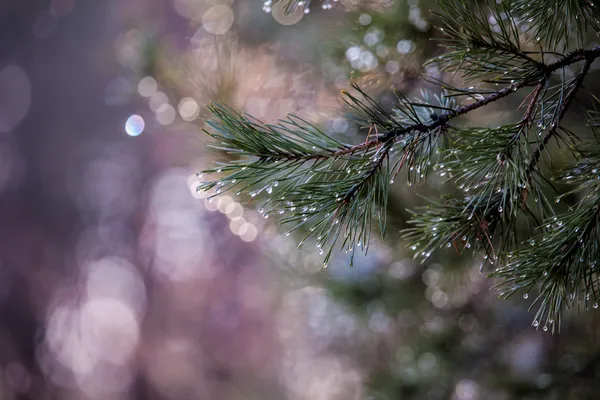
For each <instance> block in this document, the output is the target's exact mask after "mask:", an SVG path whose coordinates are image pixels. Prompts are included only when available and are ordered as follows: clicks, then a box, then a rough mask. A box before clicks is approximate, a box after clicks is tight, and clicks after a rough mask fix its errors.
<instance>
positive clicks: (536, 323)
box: [533, 320, 540, 328]
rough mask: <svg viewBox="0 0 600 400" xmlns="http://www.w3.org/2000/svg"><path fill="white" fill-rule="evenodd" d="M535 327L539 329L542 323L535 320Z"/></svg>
mask: <svg viewBox="0 0 600 400" xmlns="http://www.w3.org/2000/svg"><path fill="white" fill-rule="evenodd" d="M533 326H535V327H536V328H537V327H538V326H540V323H539V322H538V321H537V320H535V321H533Z"/></svg>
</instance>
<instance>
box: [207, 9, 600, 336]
mask: <svg viewBox="0 0 600 400" xmlns="http://www.w3.org/2000/svg"><path fill="white" fill-rule="evenodd" d="M516 3H518V4H517V6H518V7H517V6H515V7H517V8H516V12H517V13H518V12H521V11H523V10H525V8H526V6H525V4H524V3H521V2H511V3H509V4H516ZM540 3H546V4H547V1H546V0H543V1H540ZM568 3H569V4H568V5H565V7H575V6H573V0H569V2H568ZM303 4H305V3H303ZM441 4H442V9H443V12H444V13H443V15H442V17H443V19H444V22H445V24H446V25H445V34H446V38H445V39H444V42H443V44H444V45H445V46H446V47H448V48H449V49H450V52H448V53H445V54H443V55H441V56H440V57H438V58H436V59H434V60H433V61H431V62H433V63H438V64H441V66H442V67H443V68H444V69H445V70H447V71H453V72H460V73H461V74H462V75H463V77H464V78H465V79H466V80H467V81H476V82H477V84H476V86H471V87H466V88H464V87H454V86H452V85H450V84H447V83H444V82H441V81H433V82H432V83H434V84H437V85H438V86H439V87H440V89H441V90H440V93H437V94H430V93H428V92H422V93H421V97H420V98H416V99H409V98H407V97H406V96H403V95H402V94H400V93H396V96H397V99H398V103H397V104H396V105H395V106H394V108H393V109H392V110H388V109H386V108H384V107H383V106H381V105H380V104H379V102H378V101H376V100H375V99H373V98H371V97H370V96H368V95H367V94H366V93H364V92H363V91H362V90H361V89H360V88H359V87H357V86H356V85H354V90H355V92H356V93H355V94H351V93H349V92H343V94H344V98H345V100H346V102H347V103H348V104H349V105H350V106H351V107H353V108H354V109H355V110H356V111H357V112H358V114H359V115H360V119H359V122H360V123H361V124H362V127H363V128H364V129H366V130H368V135H367V139H366V140H365V141H364V142H362V143H358V144H347V143H342V142H340V141H339V140H336V139H334V138H333V137H331V136H329V135H327V134H326V133H324V132H322V131H321V130H320V129H318V128H317V127H315V126H313V125H311V124H309V123H308V122H307V121H304V120H302V119H300V118H298V117H295V116H289V117H288V118H287V119H286V120H283V121H280V122H279V123H277V124H264V123H262V122H260V121H257V120H255V119H253V118H252V117H250V116H247V115H242V114H239V113H237V112H235V111H234V110H231V109H230V108H228V107H226V106H223V105H218V104H213V105H211V106H210V108H211V110H212V112H213V114H214V116H215V117H216V119H215V120H213V121H210V122H209V123H208V124H209V127H210V128H209V130H207V133H208V134H209V135H210V136H212V137H213V139H214V143H212V147H214V148H215V149H217V150H219V151H221V152H224V153H226V154H228V156H229V157H230V158H231V161H229V162H227V163H224V164H223V165H221V166H219V167H218V168H215V169H212V170H208V171H205V173H210V174H219V175H218V176H216V177H213V178H212V180H210V181H207V182H203V183H201V184H200V185H199V190H210V191H213V193H211V195H210V197H209V198H212V197H214V196H216V195H218V194H219V193H222V192H224V191H227V190H236V194H241V193H244V192H247V193H249V194H250V197H251V198H258V197H257V196H259V195H261V194H262V196H261V198H262V197H266V199H264V203H263V204H262V205H261V206H260V208H259V211H260V212H261V213H262V214H263V215H264V216H265V217H268V216H269V215H272V214H280V215H282V220H281V222H282V223H284V224H290V225H291V226H292V227H291V229H290V232H291V231H294V230H302V231H303V232H304V238H303V239H302V241H301V242H300V244H303V243H306V242H308V241H314V242H316V245H317V251H318V252H319V253H321V254H325V255H324V264H325V265H327V262H328V261H329V259H330V257H331V254H332V251H333V249H334V247H335V246H336V245H338V246H339V247H341V248H342V249H344V250H346V252H348V253H350V264H352V262H353V257H354V254H355V251H356V249H357V248H359V249H361V250H363V251H365V252H366V251H367V250H368V246H369V243H370V239H371V229H372V225H374V222H377V223H378V225H379V230H380V231H381V233H382V235H383V234H384V232H385V229H386V215H385V211H386V207H387V198H388V193H389V190H390V185H391V184H392V183H394V179H395V177H396V176H397V175H398V174H399V172H400V171H401V170H403V169H405V170H407V172H408V174H407V175H408V183H409V184H411V183H413V182H419V181H421V180H423V179H425V178H426V177H427V174H428V171H429V166H430V165H432V164H433V165H434V169H437V171H438V173H439V174H440V175H441V176H447V177H448V180H450V181H453V182H454V183H456V184H457V186H458V189H460V190H461V191H462V194H459V195H454V196H447V197H445V198H443V199H442V201H432V203H431V204H430V205H429V206H427V207H425V208H420V209H418V210H417V211H413V220H412V221H411V222H412V223H413V225H414V228H411V229H409V230H407V231H405V235H406V238H407V239H408V240H409V242H410V246H411V248H412V249H413V250H416V255H415V256H423V259H426V258H427V257H429V256H430V255H431V254H432V252H433V250H434V249H436V248H438V247H442V248H443V247H447V248H450V247H453V248H454V249H456V250H457V251H458V252H463V251H466V250H469V251H483V252H484V253H485V258H484V260H485V262H484V264H482V268H483V267H485V265H486V263H489V264H500V267H499V268H498V269H497V270H496V272H495V274H496V275H497V276H500V277H502V278H503V279H504V283H505V285H506V286H505V288H508V289H507V291H505V293H506V295H510V294H512V293H515V292H516V291H518V290H522V289H523V288H526V289H528V290H529V289H532V288H533V287H537V286H536V285H539V288H540V291H541V294H540V297H539V304H540V308H539V310H538V314H537V316H536V321H538V323H539V320H541V317H543V316H546V318H549V319H548V320H547V323H548V321H549V320H550V319H552V320H553V321H556V324H557V325H555V326H558V323H559V322H560V313H561V310H562V309H563V307H564V306H565V305H567V304H568V303H569V300H568V299H567V297H566V296H568V295H570V294H569V293H571V290H579V289H578V288H579V286H578V285H579V283H578V282H584V283H585V285H584V286H585V291H587V292H589V291H590V290H591V291H592V293H594V295H595V290H596V286H597V285H598V280H597V276H596V274H595V272H594V273H593V274H590V273H589V271H588V270H585V269H584V268H583V267H582V266H581V265H583V264H581V265H580V264H578V262H577V259H578V258H577V257H580V258H583V259H584V261H585V262H587V261H588V260H591V259H593V257H596V258H600V246H595V247H590V246H580V245H578V244H577V243H575V242H573V240H574V239H577V240H580V239H581V238H582V237H581V234H582V233H581V232H583V234H584V235H585V238H584V239H586V240H587V239H589V240H592V241H594V240H595V241H596V242H598V241H600V229H596V227H597V226H599V225H600V224H597V220H598V204H600V200H594V201H592V202H591V204H592V205H590V202H585V203H581V205H580V206H579V207H578V208H577V209H575V210H571V211H570V212H569V213H567V214H565V216H564V217H563V219H562V220H563V221H564V226H565V228H561V229H560V230H559V231H560V232H562V233H561V234H557V235H548V232H547V231H546V230H545V229H547V228H544V226H552V224H553V223H554V222H553V219H552V218H554V214H555V213H554V210H553V208H552V207H551V206H550V202H549V201H548V200H547V198H546V195H545V188H546V187H547V186H548V178H546V177H545V176H544V175H543V174H542V172H541V171H540V169H539V168H538V164H539V161H540V160H541V159H542V154H543V153H544V152H546V151H547V146H548V144H549V142H550V141H551V140H552V139H558V140H562V141H565V142H568V143H571V142H573V143H574V142H575V140H576V139H578V137H576V135H575V134H574V133H573V132H571V131H569V130H567V129H566V128H565V127H563V126H561V122H562V121H563V118H564V117H565V115H566V113H567V112H568V110H569V109H570V107H571V105H572V103H573V100H574V99H575V97H576V95H577V94H578V93H579V92H580V90H581V89H582V88H583V83H584V80H585V78H586V77H587V75H588V74H589V71H590V68H591V65H592V63H593V62H595V60H596V59H597V58H598V57H600V46H598V47H595V48H592V49H588V50H585V49H578V50H575V51H572V52H570V53H568V54H566V55H564V56H563V55H560V54H559V53H558V52H557V51H556V50H557V49H556V48H555V47H556V46H554V47H551V48H550V49H548V50H547V51H544V50H543V49H542V48H540V51H539V52H532V51H529V50H527V49H528V47H527V45H528V44H530V42H529V40H530V38H527V37H526V36H527V35H525V37H524V35H522V32H521V28H522V26H521V25H520V24H519V23H518V18H514V17H513V16H512V14H511V12H513V11H514V10H512V9H511V7H509V6H507V5H506V4H501V5H495V4H494V5H492V6H490V7H488V8H482V7H479V8H475V9H472V8H471V2H469V1H467V0H456V1H451V0H443V1H442V2H441ZM519 7H521V8H519ZM583 8H586V10H592V11H593V12H595V11H594V10H595V6H591V8H590V7H588V6H587V5H581V7H580V8H579V9H583ZM528 9H529V8H528ZM572 9H575V8H572ZM585 12H587V11H585ZM589 15H592V14H590V13H588V14H586V17H585V18H588V17H589ZM544 18H545V17H544ZM490 21H493V23H490ZM564 21H566V20H562V22H560V23H563V22H564ZM538 22H539V21H537V22H536V21H534V25H533V26H536V27H537V28H536V29H538V30H539V31H540V32H542V33H546V34H547V37H546V38H542V39H546V40H543V41H542V42H546V43H555V42H556V40H555V39H556V38H555V37H554V35H555V31H554V30H553V28H546V27H544V26H541V25H536V24H538ZM564 23H565V24H568V23H567V22H564ZM582 29H583V28H582ZM581 32H583V31H581ZM539 44H540V43H538V41H537V40H536V41H535V45H536V46H539ZM548 55H550V56H551V57H552V58H553V61H552V62H550V63H545V62H544V58H545V56H548ZM539 59H541V61H539ZM580 62H584V64H583V66H582V68H581V70H580V71H579V73H577V75H576V76H575V77H574V78H569V79H568V78H567V73H566V69H567V68H569V67H571V66H572V65H575V64H577V63H580ZM556 72H560V79H559V82H558V83H555V78H556V76H557V75H559V74H556ZM486 83H492V84H493V85H492V88H491V89H490V88H489V87H488V86H486V85H485V84H486ZM500 84H502V85H503V86H504V87H503V88H501V89H494V88H493V87H494V85H496V86H497V85H500ZM524 88H531V89H530V93H529V95H528V96H527V97H526V99H525V100H524V104H526V107H525V111H524V113H523V116H522V118H521V120H520V121H519V122H518V123H516V124H505V125H500V126H498V127H495V128H490V127H479V128H478V127H474V128H459V127H457V126H455V125H454V124H453V122H454V120H455V119H457V118H458V117H461V116H464V115H466V114H468V113H470V112H472V111H475V110H477V109H481V108H483V107H485V106H488V105H490V104H492V103H495V102H497V101H499V100H501V99H504V98H506V97H509V96H510V95H511V94H513V93H515V92H517V91H519V90H521V89H524ZM353 93H354V92H353ZM465 99H470V100H471V102H470V103H464V100H465ZM461 101H463V103H462V104H461ZM536 121H537V124H536V123H535V122H536ZM451 123H452V124H451ZM569 141H570V142H569ZM592 150H593V151H591V152H588V153H589V156H588V159H590V160H595V159H596V158H594V157H596V155H597V156H598V157H600V146H598V148H594V149H592ZM594 151H596V152H597V153H594ZM599 160H600V158H599ZM583 170H584V169H582V168H579V172H577V174H579V175H582V174H584V173H583V172H582V171H583ZM573 174H576V173H575V172H573ZM586 174H587V175H586V176H587V178H588V179H592V180H594V179H595V178H592V177H591V176H592V175H591V174H592V172H586ZM584 186H585V185H584V184H583V183H581V182H580V187H584ZM588 186H589V185H588ZM588 186H585V187H588ZM590 190H591V192H590V193H592V194H588V197H589V196H592V197H593V198H597V197H599V196H600V195H599V194H598V190H597V187H596V186H595V185H593V186H592V189H590ZM265 193H266V194H267V196H264V194H265ZM521 217H526V218H524V220H525V221H526V222H527V223H528V224H530V225H532V226H542V230H543V233H540V237H539V239H534V240H535V241H536V243H538V244H536V245H534V246H526V247H525V248H524V250H521V249H520V243H522V241H523V236H524V235H529V232H528V231H524V233H523V232H522V231H523V229H522V227H521V226H520V221H522V220H523V218H521ZM540 221H543V224H542V225H541V222H540ZM561 226H562V225H561ZM305 228H306V229H305ZM576 229H582V230H581V232H580V231H579V230H576ZM288 233H289V232H288ZM575 233H577V234H575ZM596 236H598V237H596ZM538 240H541V242H547V243H548V244H543V245H540V244H539V243H540V242H539V241H538ZM565 246H567V247H565ZM582 249H584V250H582ZM582 251H585V255H584V257H581V255H582ZM515 259H516V261H515ZM548 260H551V261H557V262H558V265H559V266H558V267H556V268H557V269H555V270H554V269H553V271H555V273H554V274H552V275H551V278H545V275H544V274H543V272H544V270H543V268H542V266H543V265H544V263H545V262H547V261H548ZM503 265H504V266H503ZM553 330H554V326H553Z"/></svg>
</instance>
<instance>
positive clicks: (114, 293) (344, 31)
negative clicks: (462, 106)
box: [0, 0, 600, 400]
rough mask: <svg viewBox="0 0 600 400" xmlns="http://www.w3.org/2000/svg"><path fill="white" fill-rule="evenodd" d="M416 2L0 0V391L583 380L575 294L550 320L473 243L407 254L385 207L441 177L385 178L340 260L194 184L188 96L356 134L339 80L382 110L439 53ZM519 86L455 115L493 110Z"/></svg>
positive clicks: (520, 390) (427, 16)
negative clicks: (288, 5) (371, 224)
mask: <svg viewBox="0 0 600 400" xmlns="http://www.w3.org/2000/svg"><path fill="white" fill-rule="evenodd" d="M329 5H332V6H333V7H331V8H330V7H329ZM431 8H434V9H435V4H434V2H433V1H430V0H394V1H391V0H388V1H384V0H381V1H375V0H363V1H358V0H339V1H332V2H329V1H313V2H312V4H311V5H310V9H309V10H310V12H309V13H304V12H303V11H302V10H300V11H299V12H296V13H293V14H291V15H286V14H285V13H284V12H283V10H282V8H281V7H280V6H277V5H271V4H270V3H265V4H263V3H262V2H261V1H254V0H126V1H124V0H104V1H84V0H29V1H18V0H4V1H3V2H2V4H1V5H0V397H1V398H3V399H4V398H6V399H13V398H14V399H216V400H220V399H224V400H229V399H231V400H238V399H275V400H277V399H298V400H300V399H307V400H308V399H311V400H337V399H340V400H341V399H344V400H346V399H356V400H359V399H360V400H362V399H378V400H379V399H382V400H384V399H455V400H474V399H513V398H525V399H584V398H595V397H594V396H595V393H597V391H598V389H600V387H599V386H600V380H598V379H597V378H598V377H599V373H600V369H599V365H600V347H599V342H600V341H599V338H600V336H599V335H600V325H599V324H598V318H597V317H596V316H595V312H594V311H593V310H592V311H590V312H586V313H585V314H584V315H583V314H578V313H575V312H574V313H571V314H569V315H568V318H567V319H566V321H565V323H564V325H563V327H562V332H561V333H560V334H559V335H551V334H550V333H549V332H544V331H545V330H546V329H544V327H532V326H531V321H532V318H533V315H532V314H531V313H529V312H528V311H527V309H528V307H529V306H530V305H531V303H532V300H533V299H532V298H530V299H527V298H518V299H512V300H509V301H500V300H498V299H497V293H496V292H494V291H493V290H491V288H492V286H493V285H494V284H495V282H494V281H492V280H490V279H486V278H485V275H484V274H480V273H479V263H480V262H481V260H480V259H478V258H477V256H471V255H465V256H463V257H459V255H457V254H456V252H455V251H454V250H453V249H443V250H441V251H440V252H439V254H434V255H432V257H431V258H429V259H428V260H427V261H426V262H425V263H420V262H419V261H420V260H419V259H417V260H416V261H415V260H413V254H412V252H411V250H410V249H408V248H406V246H405V245H404V244H403V243H402V241H401V239H400V234H399V231H400V230H401V229H402V228H404V227H406V222H405V221H406V220H407V218H408V215H407V213H406V211H405V209H406V208H411V207H414V206H415V205H416V204H418V203H419V201H420V200H419V197H417V192H418V193H421V194H433V193H440V192H444V191H447V190H449V189H448V188H447V187H446V186H445V184H444V178H443V177H441V176H439V175H432V176H431V177H429V178H428V180H427V183H426V184H424V185H423V186H422V187H420V188H419V189H418V191H417V190H416V189H415V188H414V187H407V185H406V184H405V183H403V182H401V180H399V181H398V183H397V184H396V188H395V190H394V192H393V193H392V196H393V198H392V199H391V201H390V210H389V218H390V228H389V230H388V235H387V236H386V239H385V240H380V239H375V243H374V244H373V246H372V248H371V250H370V251H369V254H368V255H367V256H363V257H360V258H359V259H358V260H356V262H355V266H354V267H352V268H349V267H348V266H347V257H346V255H345V254H338V255H336V257H335V258H334V260H333V262H331V263H330V265H329V267H328V268H327V269H323V265H322V256H321V255H320V254H319V251H318V250H319V249H318V248H316V247H314V246H312V245H307V246H305V247H302V248H300V249H297V248H296V244H297V241H298V238H294V236H293V235H291V236H286V235H284V234H283V233H284V232H285V231H284V230H283V229H281V228H279V227H278V226H277V223H276V219H277V218H276V216H272V218H269V219H265V218H264V217H263V216H261V215H260V214H259V213H258V212H257V208H258V206H257V205H256V204H254V203H253V202H252V201H251V200H252V199H250V198H245V197H243V196H236V195H235V194H234V193H230V194H227V195H224V196H220V197H219V198H218V199H215V200H213V201H208V199H207V198H206V195H205V194H203V193H196V190H195V187H196V186H197V184H198V182H199V181H201V180H202V179H203V177H201V176H197V175H196V174H195V173H196V172H197V171H200V170H201V169H203V168H207V167H211V166H212V165H214V161H215V160H223V159H224V155H223V154H217V153H214V152H209V151H208V150H207V149H206V138H207V136H206V135H205V134H204V133H202V129H203V128H204V122H203V121H204V119H205V118H206V117H207V111H206V104H207V102H208V101H209V100H217V101H222V102H226V103H227V104H229V105H231V106H233V107H235V108H236V109H239V110H243V111H246V112H248V113H251V114H252V115H253V116H255V117H257V118H259V119H261V120H264V121H267V122H274V121H276V120H277V119H278V118H281V117H284V116H285V114H287V113H294V114H297V115H299V116H301V117H303V118H305V119H307V120H309V121H311V122H314V123H316V124H319V125H320V126H322V127H323V129H325V130H326V131H327V132H329V133H330V134H332V135H336V136H338V137H340V138H342V139H343V140H345V141H348V142H353V143H357V142H359V141H361V140H364V138H365V136H366V134H367V132H365V131H364V130H361V129H359V127H357V126H355V125H354V124H353V122H352V120H351V119H349V118H346V117H345V115H346V113H347V112H348V110H347V107H346V106H345V105H344V103H343V102H342V101H341V100H340V97H339V91H340V89H343V88H347V87H348V86H349V83H350V80H351V79H354V80H355V81H357V82H359V83H360V84H361V86H362V87H363V88H364V89H365V90H367V91H368V92H369V93H372V95H373V96H375V97H376V98H378V99H380V100H381V102H382V103H383V104H387V105H390V104H391V102H390V101H391V100H390V94H391V91H390V89H391V88H392V87H394V88H396V89H399V90H401V91H403V92H404V93H407V94H412V93H416V92H418V90H419V89H420V88H421V87H420V86H419V85H420V84H419V80H418V75H419V74H420V73H423V72H426V73H427V74H429V75H432V76H438V77H440V72H439V71H438V70H437V69H436V68H435V67H430V68H428V69H426V70H425V69H423V68H422V67H421V64H422V62H423V61H424V60H425V59H426V58H429V57H431V56H433V55H435V54H437V53H438V52H439V51H441V50H440V48H439V47H438V46H437V44H436V43H435V42H432V41H431V40H430V39H432V38H435V37H436V35H437V34H436V31H435V30H434V29H433V28H432V23H435V15H434V14H433V12H432V11H431ZM490 23H491V24H494V23H495V21H490ZM444 78H445V79H446V78H447V79H456V78H452V77H444ZM521 100H522V98H520V99H512V100H511V101H510V102H507V103H502V104H500V103H498V104H496V103H495V104H494V105H493V106H490V107H489V108H487V109H486V110H485V112H484V113H474V115H473V116H472V121H470V122H472V123H475V124H485V123H491V121H490V120H491V119H493V118H503V119H504V120H507V119H511V118H512V119H515V120H517V119H518V115H516V114H514V111H515V110H516V109H517V106H518V105H519V102H520V101H521ZM557 160H558V161H557V162H560V157H558V158H557ZM532 297H535V296H532ZM536 328H537V329H536Z"/></svg>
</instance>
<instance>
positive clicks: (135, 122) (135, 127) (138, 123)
mask: <svg viewBox="0 0 600 400" xmlns="http://www.w3.org/2000/svg"><path fill="white" fill-rule="evenodd" d="M145 127H146V123H145V122H144V118H142V117H141V116H139V115H137V114H134V115H132V116H130V117H129V118H127V122H126V123H125V132H127V134H128V135H129V136H139V135H140V134H141V133H142V132H143V131H144V128H145Z"/></svg>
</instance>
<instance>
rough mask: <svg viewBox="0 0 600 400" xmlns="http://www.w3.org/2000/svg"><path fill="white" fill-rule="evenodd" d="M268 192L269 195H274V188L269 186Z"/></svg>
mask: <svg viewBox="0 0 600 400" xmlns="http://www.w3.org/2000/svg"><path fill="white" fill-rule="evenodd" d="M266 190H267V193H269V194H271V193H273V188H272V187H271V186H267V187H266Z"/></svg>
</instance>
